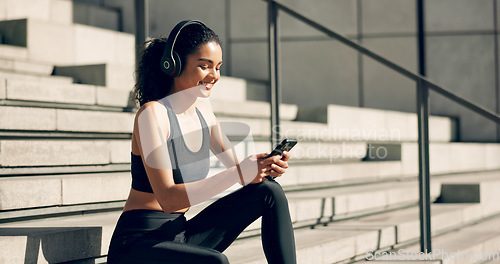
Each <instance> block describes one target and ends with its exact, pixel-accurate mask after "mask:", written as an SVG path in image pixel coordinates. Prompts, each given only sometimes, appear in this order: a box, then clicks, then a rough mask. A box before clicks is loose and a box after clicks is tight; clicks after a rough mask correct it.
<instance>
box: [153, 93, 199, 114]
mask: <svg viewBox="0 0 500 264" xmlns="http://www.w3.org/2000/svg"><path fill="white" fill-rule="evenodd" d="M196 100H197V97H195V96H193V95H191V94H190V93H189V92H187V91H186V90H184V91H179V92H173V93H171V94H169V95H168V96H167V97H164V98H162V99H161V100H160V101H162V103H163V104H165V105H170V106H171V107H172V110H174V113H175V114H183V113H186V114H189V113H190V112H194V103H195V102H196Z"/></svg>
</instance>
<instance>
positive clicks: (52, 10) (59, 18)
mask: <svg viewBox="0 0 500 264" xmlns="http://www.w3.org/2000/svg"><path fill="white" fill-rule="evenodd" d="M3 2H4V3H2V12H1V13H0V20H9V19H23V18H31V19H37V20H40V21H47V22H49V21H50V22H54V23H62V24H67V25H69V24H71V23H73V1H68V0H43V1H31V0H16V1H3Z"/></svg>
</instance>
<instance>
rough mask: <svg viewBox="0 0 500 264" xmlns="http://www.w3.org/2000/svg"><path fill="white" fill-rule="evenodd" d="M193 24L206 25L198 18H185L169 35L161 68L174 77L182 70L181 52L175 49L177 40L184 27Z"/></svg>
mask: <svg viewBox="0 0 500 264" xmlns="http://www.w3.org/2000/svg"><path fill="white" fill-rule="evenodd" d="M193 24H199V25H202V26H204V24H203V23H202V22H200V21H198V20H184V21H181V22H179V23H178V24H177V25H176V26H175V27H174V28H173V29H172V31H170V34H169V35H168V39H167V44H166V46H165V51H164V52H163V56H162V57H161V65H160V66H161V70H162V71H163V72H164V73H165V74H167V75H169V76H171V77H172V78H174V77H177V76H179V75H180V74H181V70H182V65H181V59H180V57H179V54H177V52H175V51H174V45H175V41H176V40H177V37H178V36H179V34H180V33H181V30H182V29H183V28H185V27H187V26H189V25H193Z"/></svg>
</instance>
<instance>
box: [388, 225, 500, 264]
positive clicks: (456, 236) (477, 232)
mask: <svg viewBox="0 0 500 264" xmlns="http://www.w3.org/2000/svg"><path fill="white" fill-rule="evenodd" d="M498 245H500V216H496V217H493V218H491V219H488V220H486V221H481V222H479V223H476V224H473V225H471V226H467V227H464V228H461V229H459V230H456V231H452V232H449V233H446V234H444V235H441V236H438V237H436V238H434V239H433V241H432V247H433V250H432V252H431V253H429V254H428V255H422V256H423V257H427V258H429V259H432V260H437V261H440V262H441V263H443V264H452V263H464V264H475V263H490V262H493V263H495V262H498V261H499V260H500V252H499V250H498ZM396 250H401V251H404V252H407V255H408V256H404V255H403V257H407V258H408V257H409V256H411V255H413V256H415V255H417V252H419V251H420V247H419V246H417V245H414V246H410V247H401V248H397V249H396Z"/></svg>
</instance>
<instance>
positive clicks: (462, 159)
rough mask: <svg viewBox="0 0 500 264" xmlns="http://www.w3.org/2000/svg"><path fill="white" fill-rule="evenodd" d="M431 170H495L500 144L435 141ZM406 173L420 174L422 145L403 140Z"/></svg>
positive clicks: (431, 157) (439, 171)
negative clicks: (419, 164)
mask: <svg viewBox="0 0 500 264" xmlns="http://www.w3.org/2000/svg"><path fill="white" fill-rule="evenodd" d="M429 152H430V153H429V158H430V171H431V173H432V174H446V173H453V172H459V171H481V170H495V169H498V168H500V159H499V158H498V157H500V144H495V143H458V142H454V143H444V142H442V143H438V142H436V143H431V144H430V146H429ZM401 162H402V169H403V170H402V174H403V175H413V176H415V175H418V145H417V144H416V143H402V144H401Z"/></svg>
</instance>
